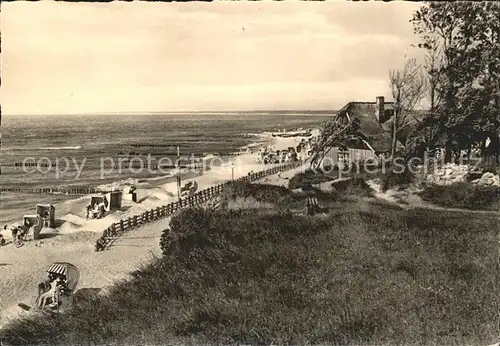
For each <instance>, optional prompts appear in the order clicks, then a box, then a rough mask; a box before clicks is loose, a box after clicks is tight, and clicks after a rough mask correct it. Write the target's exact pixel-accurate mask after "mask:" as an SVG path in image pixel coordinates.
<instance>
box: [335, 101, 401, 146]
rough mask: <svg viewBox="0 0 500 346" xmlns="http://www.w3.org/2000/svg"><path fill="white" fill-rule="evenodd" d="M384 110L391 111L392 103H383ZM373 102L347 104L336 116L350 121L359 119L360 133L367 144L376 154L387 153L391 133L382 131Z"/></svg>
mask: <svg viewBox="0 0 500 346" xmlns="http://www.w3.org/2000/svg"><path fill="white" fill-rule="evenodd" d="M384 104H385V109H386V110H388V111H390V110H392V106H393V103H392V102H385V103H384ZM376 109H377V107H376V103H375V102H355V101H353V102H349V103H348V104H346V105H345V106H344V107H342V109H341V110H339V111H338V113H337V116H339V115H343V114H347V115H348V116H349V118H350V119H351V120H352V119H354V118H357V119H359V121H360V126H361V132H362V133H363V135H364V136H365V137H366V138H367V141H368V143H369V144H370V146H371V147H372V148H373V149H374V150H375V151H376V152H387V151H390V150H391V132H390V130H389V131H387V130H386V129H384V126H383V125H382V124H380V123H379V121H378V119H377V115H376Z"/></svg>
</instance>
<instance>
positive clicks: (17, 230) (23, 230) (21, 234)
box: [0, 224, 29, 247]
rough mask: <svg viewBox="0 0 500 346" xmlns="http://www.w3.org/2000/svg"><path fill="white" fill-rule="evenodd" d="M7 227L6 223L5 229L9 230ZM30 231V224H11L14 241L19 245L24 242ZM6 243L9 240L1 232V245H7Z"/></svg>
mask: <svg viewBox="0 0 500 346" xmlns="http://www.w3.org/2000/svg"><path fill="white" fill-rule="evenodd" d="M7 228H8V226H7V225H5V226H4V228H3V229H4V230H7ZM28 231H29V226H28V225H20V224H14V225H12V226H10V232H11V235H12V243H13V244H14V245H16V246H17V247H19V246H21V245H22V244H23V242H24V239H25V237H26V235H27V234H28ZM5 244H7V241H6V240H5V238H4V236H3V235H2V234H0V245H5Z"/></svg>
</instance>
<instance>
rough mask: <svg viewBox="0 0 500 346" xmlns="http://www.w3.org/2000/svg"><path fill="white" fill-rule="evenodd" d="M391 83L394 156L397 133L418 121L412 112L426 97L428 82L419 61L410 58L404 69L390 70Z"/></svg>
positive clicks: (392, 147)
mask: <svg viewBox="0 0 500 346" xmlns="http://www.w3.org/2000/svg"><path fill="white" fill-rule="evenodd" d="M389 85H390V88H391V93H392V98H393V100H394V116H393V119H392V146H391V156H392V157H394V154H395V151H396V143H397V134H398V132H399V131H400V130H401V129H403V128H404V127H406V126H408V125H410V124H411V123H413V122H415V121H416V118H415V117H412V116H411V113H412V112H413V111H414V110H415V107H416V106H417V105H418V104H419V103H420V102H421V101H422V99H423V98H424V96H425V93H426V89H427V82H426V79H425V77H424V75H423V74H422V69H421V67H420V66H419V65H418V64H417V61H416V60H415V59H409V60H407V61H406V63H405V65H404V68H403V69H402V70H390V71H389Z"/></svg>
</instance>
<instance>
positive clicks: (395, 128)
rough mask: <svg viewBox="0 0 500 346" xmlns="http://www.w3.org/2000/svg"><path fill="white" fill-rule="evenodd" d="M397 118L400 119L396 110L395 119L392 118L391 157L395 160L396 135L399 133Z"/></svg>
mask: <svg viewBox="0 0 500 346" xmlns="http://www.w3.org/2000/svg"><path fill="white" fill-rule="evenodd" d="M397 119H398V112H394V119H393V120H392V143H391V157H392V159H393V160H394V155H395V154H396V143H397V139H396V135H397V132H398V131H397V125H398V124H397Z"/></svg>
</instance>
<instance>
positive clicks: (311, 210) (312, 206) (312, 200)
mask: <svg viewBox="0 0 500 346" xmlns="http://www.w3.org/2000/svg"><path fill="white" fill-rule="evenodd" d="M306 209H307V215H314V214H316V213H317V212H319V211H321V210H322V209H321V207H320V205H319V202H318V199H317V198H316V197H314V196H311V197H307V199H306Z"/></svg>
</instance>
